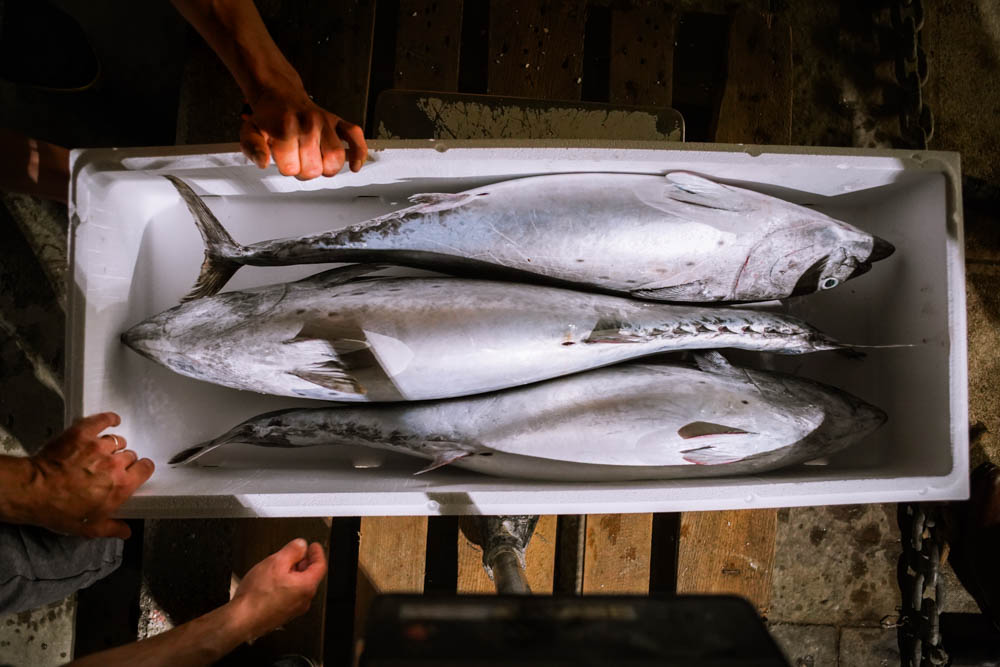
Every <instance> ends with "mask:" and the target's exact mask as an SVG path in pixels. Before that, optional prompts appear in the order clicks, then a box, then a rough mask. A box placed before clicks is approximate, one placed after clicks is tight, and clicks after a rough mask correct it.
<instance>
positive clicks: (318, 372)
mask: <svg viewBox="0 0 1000 667" xmlns="http://www.w3.org/2000/svg"><path fill="white" fill-rule="evenodd" d="M288 373H289V375H294V376H295V377H297V378H301V379H303V380H305V381H306V382H312V383H313V384H315V385H319V386H320V387H325V388H327V389H330V390H332V391H338V392H340V393H342V394H356V395H364V394H365V388H364V387H362V386H361V384H360V383H359V382H358V381H357V380H356V379H354V377H353V376H351V375H350V374H348V373H346V372H345V371H344V369H343V368H341V367H340V364H337V363H336V362H333V361H328V362H325V363H322V364H314V365H312V366H310V367H308V368H297V369H295V370H293V371H289V372H288Z"/></svg>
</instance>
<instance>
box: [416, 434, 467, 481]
mask: <svg viewBox="0 0 1000 667" xmlns="http://www.w3.org/2000/svg"><path fill="white" fill-rule="evenodd" d="M434 444H435V445H440V444H443V443H437V442H436V443H434ZM471 453H472V452H469V451H466V450H464V449H444V450H441V451H439V452H435V453H434V460H433V461H431V462H430V463H429V464H428V465H427V466H426V467H424V468H421V469H420V470H418V471H417V472H415V473H413V474H414V475H422V474H424V473H425V472H430V471H431V470H437V469H438V468H442V467H444V466H446V465H448V464H449V463H454V462H455V461H457V460H459V459H464V458H465V457H466V456H469V455H470V454H471Z"/></svg>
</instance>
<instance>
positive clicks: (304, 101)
mask: <svg viewBox="0 0 1000 667" xmlns="http://www.w3.org/2000/svg"><path fill="white" fill-rule="evenodd" d="M172 2H173V4H174V7H176V8H177V11H178V12H180V13H181V15H182V16H183V17H184V18H185V19H186V20H187V21H188V22H189V23H190V24H191V25H192V26H194V28H195V29H196V30H197V31H198V32H199V33H200V34H201V36H202V37H203V38H204V39H205V41H206V42H208V44H209V46H211V47H212V50H214V51H215V53H216V54H217V55H218V56H219V58H220V59H222V62H223V63H225V65H226V67H227V68H228V69H229V71H230V73H231V74H232V75H233V78H235V79H236V83H237V84H238V85H239V87H240V89H241V90H242V91H243V95H244V96H245V97H246V100H247V102H248V103H249V104H250V107H251V109H252V110H253V115H252V116H249V117H248V118H245V119H244V123H243V126H242V128H241V130H240V145H241V147H242V148H243V152H244V153H245V154H246V155H247V157H248V158H250V159H251V160H253V161H254V162H255V163H256V164H257V166H259V167H261V168H262V169H263V168H264V167H266V166H267V164H268V162H269V160H270V158H271V156H272V155H273V157H274V163H275V164H276V165H277V166H278V170H279V171H280V172H281V173H282V174H284V175H286V176H297V177H298V178H300V179H303V180H304V179H309V178H315V177H316V176H319V175H320V174H323V175H324V176H333V175H334V174H336V173H337V172H338V171H340V168H341V167H342V166H343V164H344V159H345V152H344V148H343V143H342V140H343V142H346V143H347V146H348V148H347V153H346V158H347V160H348V162H349V164H350V168H351V171H358V170H359V169H361V165H363V164H364V161H365V157H366V156H367V155H368V146H367V144H366V143H365V137H364V132H363V131H362V130H361V128H360V127H358V126H357V125H355V124H353V123H349V122H347V121H345V120H344V119H342V118H341V117H339V116H337V115H336V114H333V113H330V112H329V111H326V110H324V109H322V108H321V107H319V106H318V105H316V104H315V103H314V102H313V101H312V100H311V99H310V98H309V95H308V94H307V93H306V91H305V88H304V87H303V85H302V79H301V78H300V77H299V75H298V72H296V71H295V68H293V67H292V66H291V64H290V63H289V62H288V61H287V60H286V59H285V57H284V56H283V55H282V54H281V51H280V50H279V49H278V47H277V45H276V44H275V43H274V40H272V39H271V36H270V35H269V34H268V32H267V28H266V27H264V22H263V20H261V17H260V14H259V13H258V12H257V8H256V7H255V6H254V3H253V0H172Z"/></svg>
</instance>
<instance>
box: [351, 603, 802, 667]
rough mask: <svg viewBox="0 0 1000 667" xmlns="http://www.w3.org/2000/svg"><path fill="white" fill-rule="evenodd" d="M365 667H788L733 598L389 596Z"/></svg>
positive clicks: (367, 643)
mask: <svg viewBox="0 0 1000 667" xmlns="http://www.w3.org/2000/svg"><path fill="white" fill-rule="evenodd" d="M365 628H366V631H365V637H364V648H363V652H362V655H361V661H360V665H362V667H388V666H389V665H392V666H393V667H404V666H409V665H435V666H443V667H448V666H453V665H454V666H457V665H465V666H469V667H485V666H487V665H489V666H490V667H500V666H505V665H517V666H518V667H526V666H527V667H539V666H542V665H545V666H549V665H560V666H561V665H572V666H573V667H583V666H585V665H602V666H603V665H616V666H622V667H639V666H646V665H658V666H660V665H671V666H672V665H678V666H679V665H685V666H688V665H698V666H699V667H723V666H725V667H745V666H749V665H754V666H755V667H772V666H773V667H787V665H788V663H787V662H786V661H785V659H784V658H783V657H782V654H781V651H780V650H779V649H778V647H777V645H776V644H775V643H774V640H773V639H772V638H771V636H770V635H769V634H768V632H767V629H766V628H765V627H764V624H763V622H762V621H761V619H760V618H759V617H758V616H757V613H756V611H755V610H754V608H753V607H752V606H751V605H750V604H749V603H748V602H747V601H746V600H743V599H741V598H737V597H730V596H681V597H673V598H665V599H657V598H650V597H637V596H635V597H624V596H595V597H547V596H546V597H541V596H537V597H536V596H468V597H467V596H461V597H447V598H445V597H440V598H435V597H428V596H420V595H387V596H381V597H379V598H377V599H376V600H375V601H374V603H373V604H372V607H371V611H370V612H369V616H368V619H367V621H366V623H365Z"/></svg>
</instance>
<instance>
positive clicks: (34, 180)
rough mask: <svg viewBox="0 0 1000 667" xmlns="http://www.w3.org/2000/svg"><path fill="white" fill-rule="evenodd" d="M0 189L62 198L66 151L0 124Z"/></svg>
mask: <svg viewBox="0 0 1000 667" xmlns="http://www.w3.org/2000/svg"><path fill="white" fill-rule="evenodd" d="M0 152H2V154H3V155H4V159H3V160H0V191H4V192H24V193H26V194H29V195H34V196H36V197H42V198H44V199H55V200H56V201H61V202H65V201H66V198H67V196H68V195H69V151H68V150H67V149H65V148H63V147H62V146H56V145H55V144H50V143H48V142H46V141H41V140H38V139H32V138H31V137H26V136H24V135H23V134H21V133H20V132H14V131H13V130H8V129H3V128H0Z"/></svg>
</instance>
